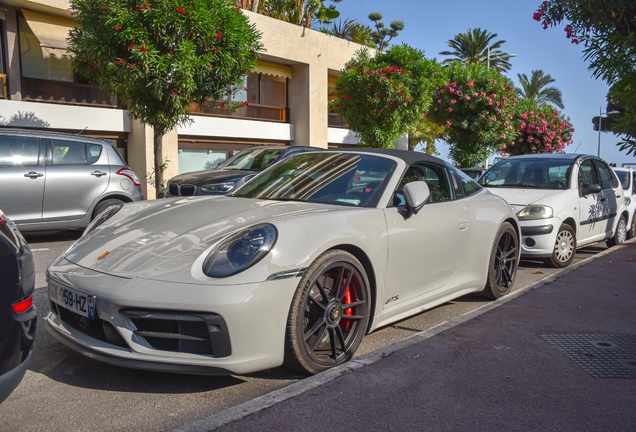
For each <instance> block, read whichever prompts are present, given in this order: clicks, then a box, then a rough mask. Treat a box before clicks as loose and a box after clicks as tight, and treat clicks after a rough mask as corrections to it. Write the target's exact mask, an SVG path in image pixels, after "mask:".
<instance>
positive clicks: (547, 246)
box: [519, 218, 562, 258]
mask: <svg viewBox="0 0 636 432" xmlns="http://www.w3.org/2000/svg"><path fill="white" fill-rule="evenodd" d="M561 224H562V222H561V220H560V219H558V218H550V219H538V220H532V221H520V222H519V225H520V226H521V256H522V257H534V258H548V257H550V256H552V253H553V252H554V245H555V243H556V236H557V234H558V230H559V227H561Z"/></svg>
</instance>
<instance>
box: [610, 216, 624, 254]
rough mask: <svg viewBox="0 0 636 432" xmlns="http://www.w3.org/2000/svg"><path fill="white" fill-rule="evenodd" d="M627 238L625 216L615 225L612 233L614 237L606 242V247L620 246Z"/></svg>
mask: <svg viewBox="0 0 636 432" xmlns="http://www.w3.org/2000/svg"><path fill="white" fill-rule="evenodd" d="M626 238H627V220H625V216H621V218H620V219H619V220H618V223H617V224H616V232H615V233H614V237H612V238H611V239H608V240H607V247H614V246H616V245H619V244H622V243H624V242H625V239H626Z"/></svg>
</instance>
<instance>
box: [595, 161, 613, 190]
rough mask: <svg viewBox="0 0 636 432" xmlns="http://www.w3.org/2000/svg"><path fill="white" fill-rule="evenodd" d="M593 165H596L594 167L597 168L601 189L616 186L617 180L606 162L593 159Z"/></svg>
mask: <svg viewBox="0 0 636 432" xmlns="http://www.w3.org/2000/svg"><path fill="white" fill-rule="evenodd" d="M594 165H596V169H597V170H598V177H599V180H600V184H601V187H602V188H603V189H611V188H613V187H616V186H618V181H617V180H616V179H615V178H614V176H613V175H612V169H611V168H610V167H608V166H607V164H605V163H604V162H601V161H599V160H595V161H594Z"/></svg>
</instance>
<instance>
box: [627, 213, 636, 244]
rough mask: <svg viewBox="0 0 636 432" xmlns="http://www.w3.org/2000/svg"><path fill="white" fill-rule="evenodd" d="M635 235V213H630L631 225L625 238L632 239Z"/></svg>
mask: <svg viewBox="0 0 636 432" xmlns="http://www.w3.org/2000/svg"><path fill="white" fill-rule="evenodd" d="M634 237H636V213H634V214H633V215H632V226H631V227H629V231H628V232H627V238H628V239H633V238H634Z"/></svg>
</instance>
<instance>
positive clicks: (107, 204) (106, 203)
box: [91, 199, 124, 220]
mask: <svg viewBox="0 0 636 432" xmlns="http://www.w3.org/2000/svg"><path fill="white" fill-rule="evenodd" d="M120 204H124V202H123V201H122V200H119V199H107V200H104V201H102V202H100V203H99V204H97V205H96V206H95V210H93V217H92V218H91V220H93V219H95V217H96V216H97V215H98V214H100V213H101V212H103V211H104V210H106V209H107V208H108V207H110V206H114V205H120Z"/></svg>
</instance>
